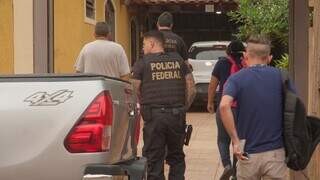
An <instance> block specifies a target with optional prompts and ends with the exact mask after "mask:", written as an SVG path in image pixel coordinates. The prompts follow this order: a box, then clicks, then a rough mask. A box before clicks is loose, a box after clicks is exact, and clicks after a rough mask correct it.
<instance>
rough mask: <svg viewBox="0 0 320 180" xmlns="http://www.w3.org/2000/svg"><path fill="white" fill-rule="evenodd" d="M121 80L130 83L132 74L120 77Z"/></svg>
mask: <svg viewBox="0 0 320 180" xmlns="http://www.w3.org/2000/svg"><path fill="white" fill-rule="evenodd" d="M120 78H121V79H122V80H125V81H129V79H130V74H125V75H122V76H120Z"/></svg>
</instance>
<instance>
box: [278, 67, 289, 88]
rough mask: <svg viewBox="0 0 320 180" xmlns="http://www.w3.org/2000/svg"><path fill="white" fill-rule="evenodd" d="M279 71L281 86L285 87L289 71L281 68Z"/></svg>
mask: <svg viewBox="0 0 320 180" xmlns="http://www.w3.org/2000/svg"><path fill="white" fill-rule="evenodd" d="M280 73H281V80H282V85H283V87H284V88H285V87H287V85H288V83H289V73H288V71H286V70H283V69H281V70H280Z"/></svg>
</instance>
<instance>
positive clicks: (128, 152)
mask: <svg viewBox="0 0 320 180" xmlns="http://www.w3.org/2000/svg"><path fill="white" fill-rule="evenodd" d="M50 81H51V82H50V83H49V82H48V79H43V78H40V79H38V80H35V81H33V80H31V81H25V82H19V81H17V82H14V81H13V82H0V89H1V90H0V119H1V120H0V142H1V150H0V179H12V180H14V179H48V180H49V179H81V177H82V175H83V172H84V169H85V167H86V166H87V165H88V164H97V163H105V164H112V163H116V162H120V161H123V160H125V159H128V158H130V157H131V156H133V155H134V154H133V153H134V152H133V151H132V147H131V141H132V140H131V135H132V134H131V133H130V132H131V130H130V129H129V128H132V127H131V124H130V117H128V109H127V104H128V103H132V104H134V99H130V98H129V99H128V98H126V97H125V96H124V95H123V94H124V93H123V91H124V89H131V86H130V85H129V84H128V83H123V82H120V81H116V80H111V79H108V80H97V79H88V80H81V79H79V80H75V79H72V78H71V79H68V80H65V79H64V80H61V81H60V80H57V79H50ZM105 90H107V91H109V92H110V95H111V97H112V101H113V121H114V122H113V125H112V138H111V150H110V151H107V152H99V153H70V152H68V151H67V150H66V148H65V146H64V141H65V138H66V137H67V135H68V133H69V132H70V130H71V129H72V128H73V126H74V125H75V124H76V123H77V121H78V120H79V118H80V117H81V115H82V114H83V113H84V112H85V111H86V109H87V107H88V106H89V105H90V103H91V102H92V101H93V100H94V99H95V97H96V96H97V95H98V94H100V93H101V92H103V91H105ZM26 177H27V178H26Z"/></svg>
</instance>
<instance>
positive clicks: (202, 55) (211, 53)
mask: <svg viewBox="0 0 320 180" xmlns="http://www.w3.org/2000/svg"><path fill="white" fill-rule="evenodd" d="M222 56H226V52H225V51H223V50H206V51H200V52H198V53H197V54H196V56H195V59H197V60H211V59H214V60H216V59H218V58H219V57H222Z"/></svg>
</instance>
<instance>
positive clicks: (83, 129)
mask: <svg viewBox="0 0 320 180" xmlns="http://www.w3.org/2000/svg"><path fill="white" fill-rule="evenodd" d="M112 113H113V110H112V99H111V96H110V94H109V92H108V91H104V92H102V93H100V94H99V95H98V96H97V97H96V98H95V99H94V100H93V102H92V103H91V104H90V105H89V107H88V108H87V109H86V111H85V112H84V113H83V115H82V116H81V118H80V120H79V122H78V123H77V124H76V125H75V126H74V127H73V128H72V130H71V131H70V133H69V134H68V136H67V138H66V140H65V147H66V149H67V150H68V151H69V152H71V153H92V152H105V151H108V150H110V143H111V129H112V120H113V114H112Z"/></svg>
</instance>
